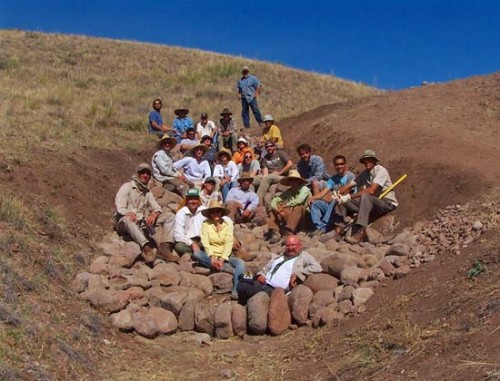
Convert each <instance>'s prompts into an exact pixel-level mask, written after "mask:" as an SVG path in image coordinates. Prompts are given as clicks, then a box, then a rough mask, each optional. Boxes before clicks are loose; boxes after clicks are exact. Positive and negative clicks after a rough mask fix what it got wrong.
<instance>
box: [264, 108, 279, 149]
mask: <svg viewBox="0 0 500 381" xmlns="http://www.w3.org/2000/svg"><path fill="white" fill-rule="evenodd" d="M263 121H264V124H265V127H264V130H263V131H262V137H263V138H264V141H265V142H267V141H272V142H273V143H274V144H276V147H278V148H280V149H282V148H283V138H282V137H281V130H280V129H279V127H278V126H277V125H275V124H274V118H273V116H272V115H266V116H264V119H263Z"/></svg>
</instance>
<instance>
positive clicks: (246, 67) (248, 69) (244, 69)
mask: <svg viewBox="0 0 500 381" xmlns="http://www.w3.org/2000/svg"><path fill="white" fill-rule="evenodd" d="M241 71H248V72H250V68H249V67H248V66H247V65H245V66H243V67H242V68H241Z"/></svg>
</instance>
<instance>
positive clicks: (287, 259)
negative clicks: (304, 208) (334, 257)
mask: <svg viewBox="0 0 500 381" xmlns="http://www.w3.org/2000/svg"><path fill="white" fill-rule="evenodd" d="M321 270H322V269H321V265H320V264H319V263H318V262H317V261H316V259H314V257H313V256H312V255H310V254H309V253H307V252H306V251H303V250H302V244H301V242H300V240H299V237H297V236H296V235H293V234H291V235H288V236H286V238H285V252H284V253H283V254H281V255H273V257H272V258H271V260H270V261H269V262H268V263H267V265H266V266H265V267H264V268H263V269H262V270H261V271H259V272H258V273H257V275H256V276H255V277H254V278H253V279H245V278H243V279H242V280H241V281H240V282H239V283H238V289H237V291H238V301H239V303H240V304H243V305H245V304H246V303H247V301H248V300H249V299H250V298H251V297H252V296H254V295H255V294H257V293H259V292H262V291H263V292H265V293H267V294H268V295H271V293H272V291H273V290H274V289H275V288H277V287H280V288H282V289H284V290H285V292H288V291H290V290H291V289H292V288H294V287H295V286H297V284H299V283H303V282H304V281H305V279H306V278H307V276H309V275H311V274H315V273H320V272H321Z"/></svg>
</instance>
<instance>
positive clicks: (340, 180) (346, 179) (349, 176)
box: [326, 171, 356, 193]
mask: <svg viewBox="0 0 500 381" xmlns="http://www.w3.org/2000/svg"><path fill="white" fill-rule="evenodd" d="M355 179H356V176H355V175H354V173H352V172H351V171H347V172H346V173H345V175H344V176H340V175H338V174H337V175H333V176H332V177H330V178H329V179H328V181H327V182H326V186H327V187H328V189H330V190H332V191H333V190H338V189H339V188H340V187H341V186H344V185H347V184H350V183H351V182H352V181H353V180H355ZM351 193H356V187H354V188H352V189H351Z"/></svg>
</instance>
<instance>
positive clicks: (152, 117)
mask: <svg viewBox="0 0 500 381" xmlns="http://www.w3.org/2000/svg"><path fill="white" fill-rule="evenodd" d="M151 122H156V124H158V125H159V126H163V118H162V117H161V114H160V112H159V111H156V110H153V111H151V112H150V113H149V124H148V132H149V133H150V134H156V135H163V134H164V132H163V131H158V130H156V129H154V128H153V126H152V125H151Z"/></svg>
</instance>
